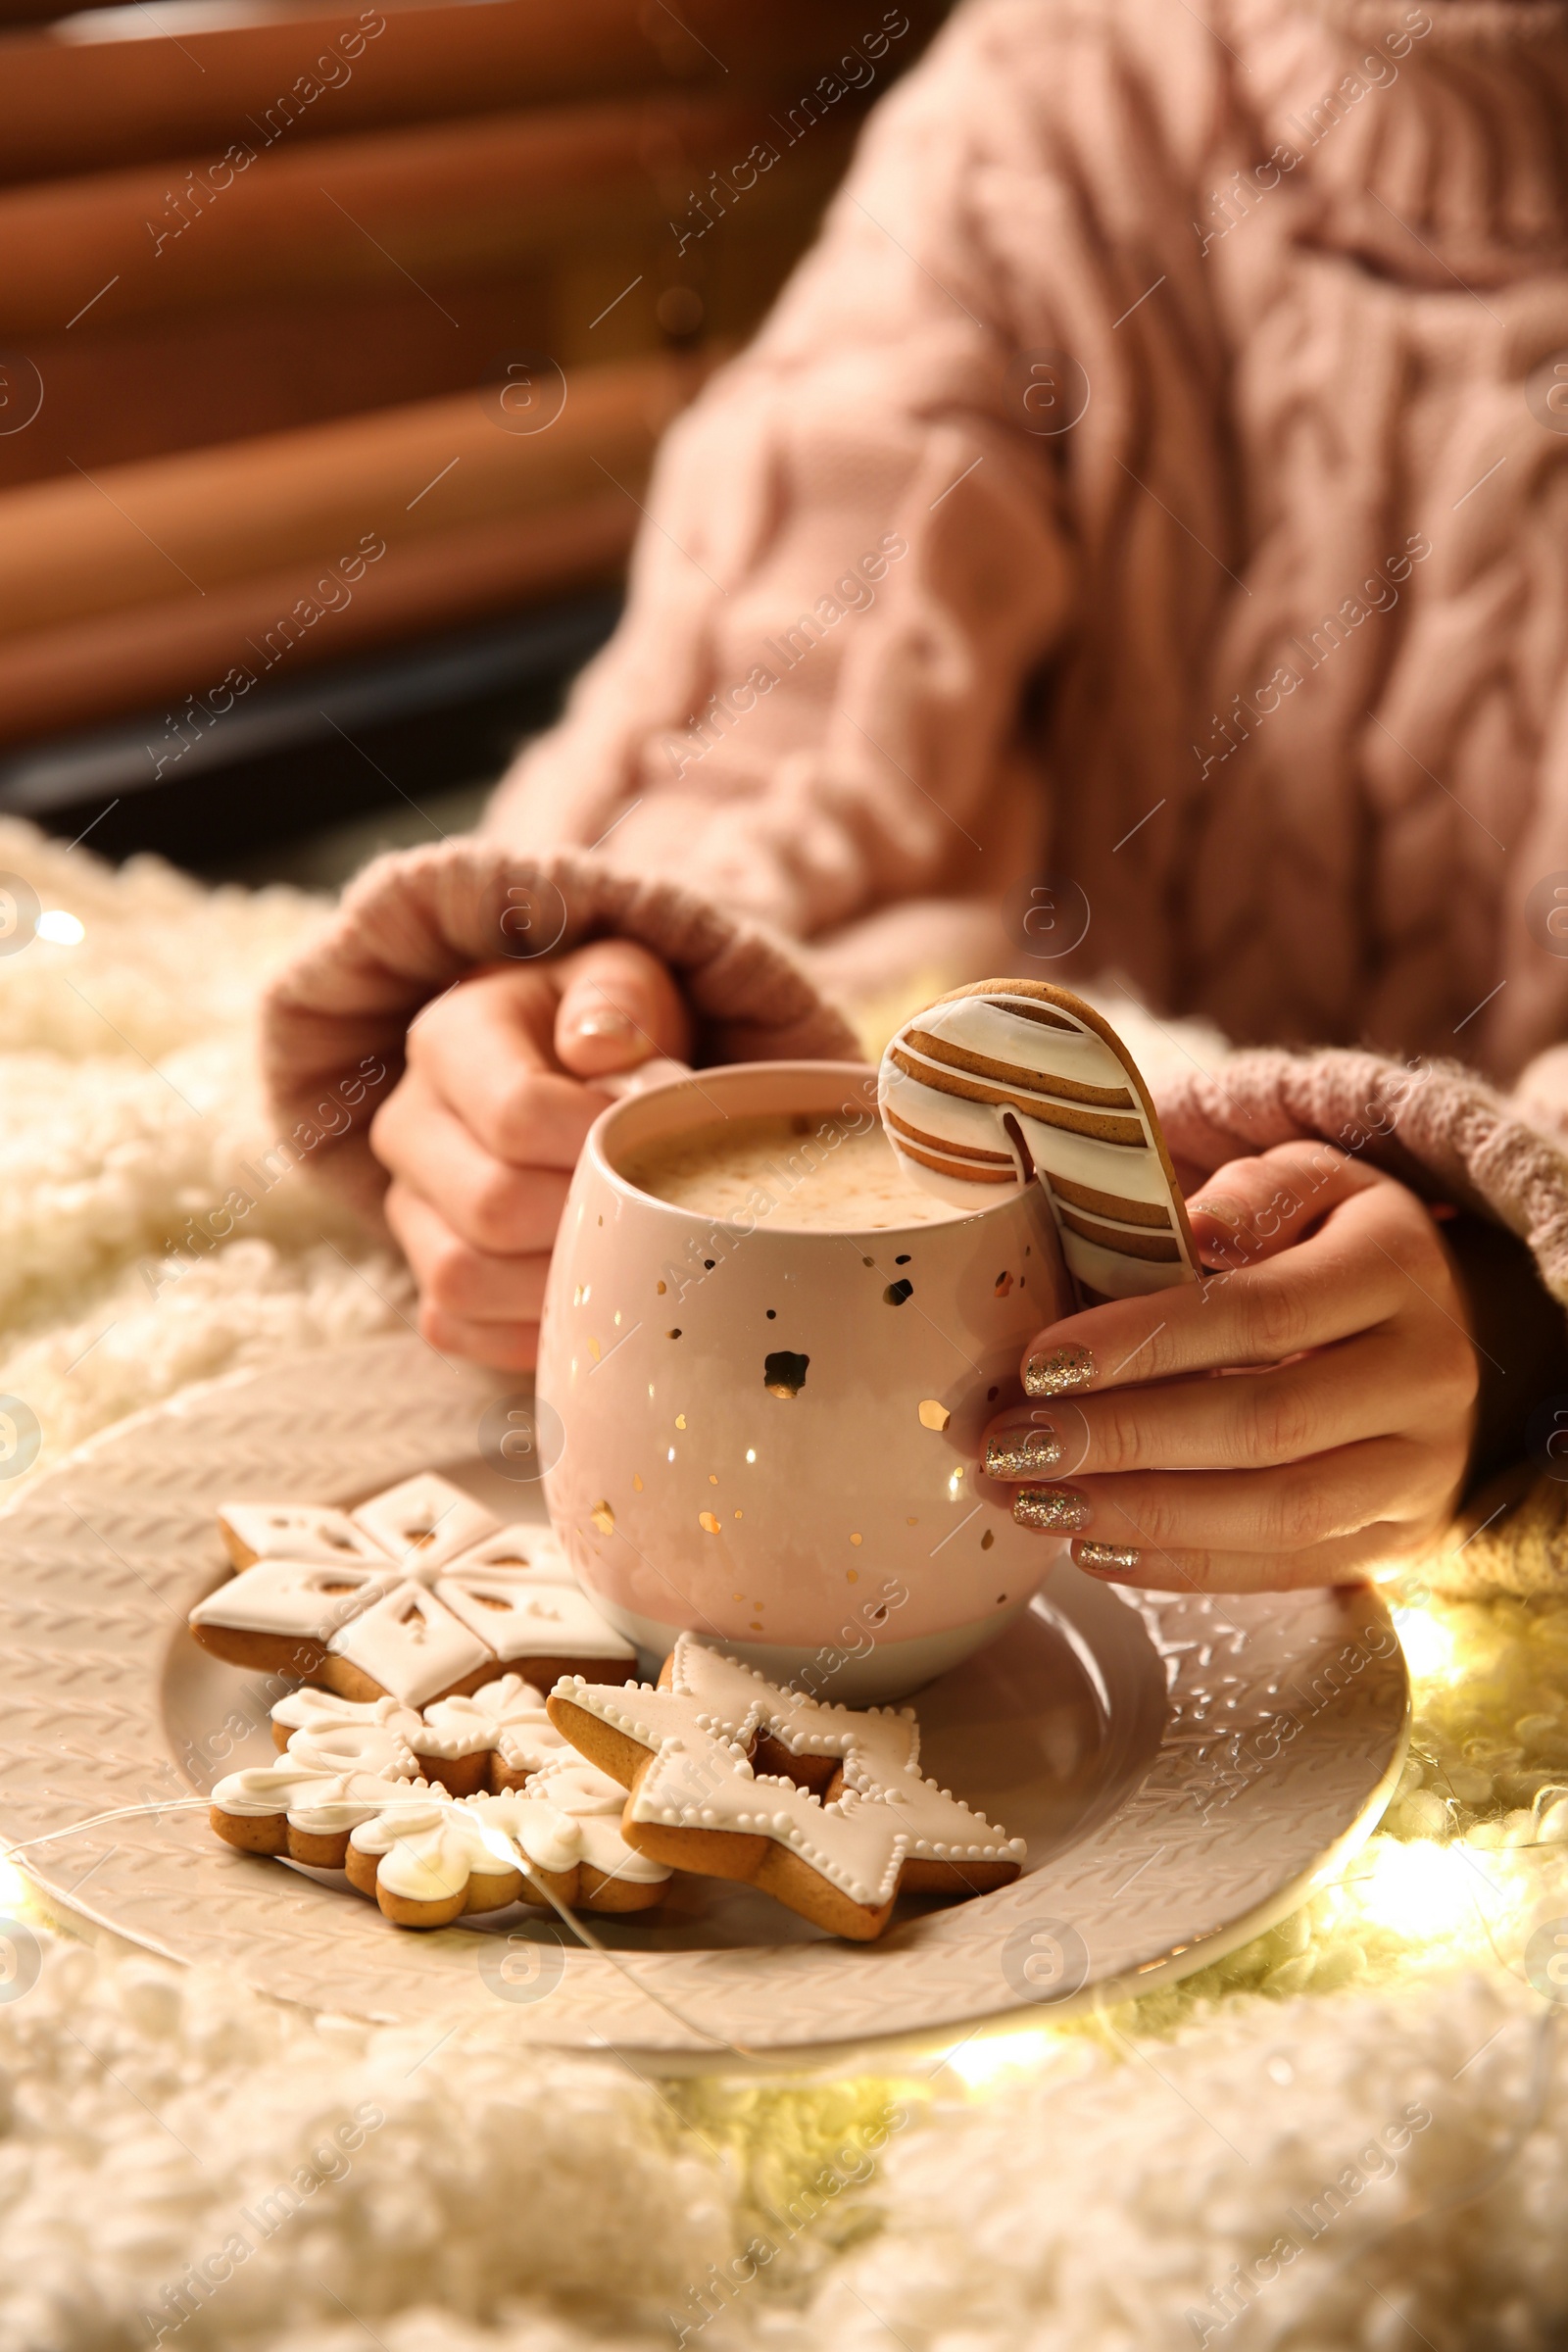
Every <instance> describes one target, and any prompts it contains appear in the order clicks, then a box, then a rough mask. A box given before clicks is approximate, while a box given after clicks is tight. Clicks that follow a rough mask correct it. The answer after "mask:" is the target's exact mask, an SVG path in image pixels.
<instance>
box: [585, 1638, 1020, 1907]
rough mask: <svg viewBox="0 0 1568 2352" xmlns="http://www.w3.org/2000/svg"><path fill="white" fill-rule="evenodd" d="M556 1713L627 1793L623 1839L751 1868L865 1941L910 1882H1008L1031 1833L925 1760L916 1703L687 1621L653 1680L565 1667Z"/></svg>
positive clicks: (943, 1885)
mask: <svg viewBox="0 0 1568 2352" xmlns="http://www.w3.org/2000/svg"><path fill="white" fill-rule="evenodd" d="M549 1704H550V1718H551V1721H552V1722H553V1723H555V1724H556V1725H558V1726H559V1728H560V1729H561V1730H562V1731H563V1732H564V1733H565V1735H566V1737H567V1738H568V1739H569V1740H571V1741H572V1743H573V1745H574V1746H576V1747H578V1748H580V1749H581V1751H582V1753H583V1754H584V1755H585V1756H587V1757H588V1758H589V1759H590V1760H591V1761H592V1762H593V1763H595V1764H597V1765H599V1766H600V1767H601V1769H602V1770H604V1771H605V1772H607V1773H609V1774H610V1775H612V1777H613V1779H614V1780H615V1781H617V1782H618V1783H619V1784H620V1785H621V1786H622V1787H623V1788H624V1789H628V1790H629V1791H630V1794H629V1796H628V1797H627V1800H626V1805H625V1810H624V1813H623V1814H622V1817H621V1831H622V1835H623V1836H624V1837H625V1838H626V1841H627V1843H628V1844H629V1845H632V1846H634V1847H635V1848H636V1849H637V1851H638V1852H639V1853H642V1854H646V1855H647V1856H649V1857H650V1858H651V1859H653V1860H656V1861H661V1862H664V1863H667V1864H668V1865H670V1866H671V1867H672V1868H676V1869H681V1870H689V1871H693V1872H695V1873H697V1874H698V1875H699V1876H703V1877H710V1878H721V1879H741V1880H747V1881H750V1882H751V1884H753V1885H754V1886H757V1887H760V1888H762V1889H763V1891H764V1892H766V1893H768V1894H771V1895H773V1896H775V1897H776V1898H777V1900H778V1901H780V1902H781V1903H784V1904H785V1905H787V1907H788V1908H789V1909H790V1910H792V1911H798V1912H800V1913H801V1914H802V1915H803V1916H804V1917H805V1918H807V1919H810V1920H813V1921H815V1922H816V1924H817V1925H818V1926H820V1927H823V1928H826V1929H828V1930H830V1931H831V1932H832V1933H833V1934H835V1935H839V1936H850V1937H852V1938H854V1939H855V1940H857V1941H862V1942H863V1941H867V1940H869V1939H870V1938H872V1937H874V1936H880V1935H881V1933H882V1931H883V1929H884V1928H885V1927H886V1926H887V1924H888V1920H889V1918H890V1917H891V1915H892V1911H893V1905H894V1902H895V1901H896V1899H897V1897H898V1895H899V1894H900V1892H901V1891H904V1890H906V1889H907V1890H910V1891H929V1892H942V1893H954V1894H980V1893H985V1892H988V1891H989V1890H991V1889H992V1888H995V1887H1004V1886H1006V1885H1007V1884H1008V1883H1009V1882H1010V1881H1011V1880H1013V1879H1015V1878H1016V1877H1017V1876H1018V1873H1019V1871H1020V1869H1021V1868H1022V1866H1023V1862H1024V1858H1025V1851H1026V1849H1025V1846H1024V1843H1023V1840H1022V1838H1009V1837H1008V1836H1007V1835H1006V1833H1005V1831H1003V1830H997V1829H993V1828H992V1827H991V1825H990V1823H989V1822H987V1821H986V1819H985V1818H984V1816H983V1815H981V1814H979V1813H976V1812H973V1811H972V1810H971V1809H970V1807H969V1806H968V1805H966V1804H964V1803H963V1802H962V1801H961V1799H959V1798H957V1797H956V1796H954V1795H953V1794H952V1792H951V1790H949V1789H940V1788H938V1786H937V1784H936V1783H935V1782H934V1781H929V1780H927V1779H926V1778H925V1777H924V1775H923V1774H922V1773H921V1772H920V1770H919V1762H918V1759H919V1746H920V1729H919V1725H918V1723H917V1721H916V1719H915V1716H914V1714H913V1711H912V1710H911V1709H909V1708H902V1709H897V1710H895V1709H892V1708H873V1709H871V1710H870V1711H869V1712H866V1713H858V1712H856V1711H855V1710H853V1709H851V1708H849V1707H836V1706H824V1705H822V1704H821V1703H820V1702H819V1701H816V1700H814V1699H809V1698H801V1697H798V1696H797V1695H796V1693H795V1692H793V1691H781V1690H780V1689H778V1687H777V1686H776V1685H775V1684H772V1683H769V1682H767V1681H765V1680H764V1679H763V1677H762V1676H761V1675H760V1674H756V1673H754V1672H753V1671H752V1669H751V1668H750V1667H746V1666H742V1665H739V1664H737V1662H736V1661H735V1660H734V1659H732V1658H727V1657H724V1656H722V1655H721V1654H720V1653H719V1652H717V1651H715V1650H711V1649H709V1648H707V1647H706V1646H705V1645H704V1644H703V1643H702V1642H698V1641H696V1640H694V1639H693V1637H692V1636H691V1635H689V1634H683V1635H682V1636H681V1638H680V1640H679V1642H677V1643H676V1645H675V1649H674V1652H673V1654H672V1655H671V1656H670V1658H669V1659H668V1660H667V1661H666V1663H665V1666H664V1670H663V1673H662V1676H661V1678H660V1681H659V1684H658V1685H657V1687H656V1686H654V1685H652V1684H647V1683H639V1684H635V1685H633V1686H631V1687H629V1688H627V1687H623V1686H614V1685H610V1684H598V1685H595V1684H590V1683H588V1682H586V1681H584V1680H582V1679H580V1678H578V1677H575V1676H567V1677H564V1679H563V1680H562V1681H561V1682H560V1683H558V1684H557V1686H556V1688H555V1690H554V1691H553V1692H552V1693H551V1697H550V1702H549Z"/></svg>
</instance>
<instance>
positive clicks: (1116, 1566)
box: [1072, 1544, 1139, 1576]
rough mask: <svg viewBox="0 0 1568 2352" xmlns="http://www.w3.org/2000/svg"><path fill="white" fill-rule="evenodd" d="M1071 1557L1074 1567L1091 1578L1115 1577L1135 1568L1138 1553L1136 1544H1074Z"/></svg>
mask: <svg viewBox="0 0 1568 2352" xmlns="http://www.w3.org/2000/svg"><path fill="white" fill-rule="evenodd" d="M1072 1557H1073V1565H1074V1567H1076V1568H1086V1569H1087V1570H1088V1571H1089V1574H1090V1575H1091V1576H1116V1575H1122V1574H1127V1573H1129V1572H1130V1571H1131V1570H1132V1569H1134V1568H1136V1567H1137V1565H1138V1561H1139V1551H1138V1546H1137V1544H1074V1545H1073V1547H1072Z"/></svg>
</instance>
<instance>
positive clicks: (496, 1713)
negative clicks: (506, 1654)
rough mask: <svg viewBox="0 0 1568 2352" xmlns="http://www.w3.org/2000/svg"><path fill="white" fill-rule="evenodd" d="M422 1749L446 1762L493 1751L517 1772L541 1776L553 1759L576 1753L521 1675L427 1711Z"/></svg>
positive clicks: (485, 1685)
mask: <svg viewBox="0 0 1568 2352" xmlns="http://www.w3.org/2000/svg"><path fill="white" fill-rule="evenodd" d="M418 1749H419V1753H420V1755H421V1756H439V1757H440V1758H442V1759H443V1761H450V1760H451V1759H452V1758H453V1757H456V1756H471V1755H475V1754H477V1753H479V1752H481V1751H482V1750H484V1749H493V1750H494V1751H495V1753H496V1754H498V1755H499V1756H500V1758H501V1761H502V1762H503V1764H505V1765H506V1766H507V1768H508V1770H509V1771H512V1772H537V1771H538V1770H539V1768H540V1766H541V1765H542V1764H546V1763H548V1762H550V1760H551V1759H552V1758H555V1757H563V1756H570V1755H573V1754H574V1753H575V1750H574V1749H573V1748H572V1745H571V1743H570V1741H569V1740H564V1739H563V1738H562V1736H561V1734H560V1733H559V1732H558V1731H557V1730H556V1727H555V1725H554V1724H553V1723H552V1722H551V1720H550V1718H549V1716H548V1715H547V1714H546V1712H545V1702H544V1696H543V1693H542V1692H540V1691H536V1690H535V1689H534V1687H533V1685H532V1683H525V1682H524V1681H523V1679H522V1677H521V1675H520V1674H504V1675H502V1676H501V1677H500V1678H499V1680H498V1681H496V1682H493V1683H481V1684H480V1686H479V1688H478V1690H477V1691H474V1693H473V1695H472V1697H471V1698H465V1697H457V1698H440V1699H437V1700H436V1702H435V1704H434V1705H433V1706H429V1707H426V1708H425V1710H424V1725H423V1729H422V1731H421V1733H420V1736H419V1740H418Z"/></svg>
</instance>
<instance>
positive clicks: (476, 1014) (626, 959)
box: [370, 940, 691, 1372]
mask: <svg viewBox="0 0 1568 2352" xmlns="http://www.w3.org/2000/svg"><path fill="white" fill-rule="evenodd" d="M690 1048H691V1024H690V1020H689V1018H688V1015H687V1012H686V1007H685V1005H684V1003H683V1001H682V998H681V995H680V991H679V990H678V988H677V987H676V985H675V982H674V980H673V979H672V978H671V976H670V974H669V972H668V971H667V970H666V969H665V967H664V965H663V964H662V963H661V962H660V961H659V960H658V958H657V957H655V956H650V955H649V954H648V952H647V950H646V949H643V948H637V947H633V946H632V945H631V944H630V942H629V941H626V940H604V941H601V942H600V943H599V944H598V945H597V946H594V947H591V948H581V949H579V950H578V951H577V953H576V954H575V955H572V956H561V957H560V958H559V959H554V960H552V959H543V958H542V959H541V960H540V961H539V962H537V963H526V964H506V965H502V966H500V967H499V968H497V969H493V970H489V971H484V972H479V973H476V974H475V975H474V977H473V978H472V979H471V980H465V981H462V982H460V984H459V985H458V986H457V987H456V988H454V989H451V990H449V991H448V993H447V994H446V995H445V996H444V997H438V998H437V999H436V1001H435V1003H434V1004H433V1005H429V1006H428V1007H427V1008H426V1009H425V1010H424V1011H423V1012H421V1013H419V1014H418V1015H417V1018H416V1019H415V1021H414V1023H413V1025H412V1026H411V1028H410V1030H409V1043H408V1067H407V1070H406V1072H405V1074H404V1076H403V1078H402V1079H401V1080H400V1081H399V1083H398V1085H397V1087H396V1088H395V1089H394V1091H393V1092H392V1093H391V1094H390V1095H389V1096H388V1097H387V1099H386V1101H385V1103H382V1105H381V1107H380V1109H379V1110H378V1111H377V1112H376V1114H375V1119H374V1121H373V1123H372V1125H371V1128H370V1149H371V1150H372V1151H373V1152H374V1153H375V1156H376V1158H377V1159H378V1160H380V1162H381V1164H382V1166H383V1167H385V1168H386V1169H387V1171H388V1172H389V1174H390V1176H391V1178H392V1184H391V1188H390V1190H389V1191H388V1193H387V1196H386V1214H387V1222H388V1223H389V1224H390V1226H391V1228H392V1231H393V1232H394V1234H395V1235H396V1236H397V1238H398V1240H399V1241H400V1242H401V1243H402V1245H403V1249H404V1251H405V1252H406V1254H407V1256H408V1260H409V1263H410V1265H411V1266H412V1267H413V1268H414V1274H415V1279H416V1280H417V1283H418V1286H419V1329H420V1330H421V1331H422V1332H423V1334H424V1336H425V1338H426V1339H427V1340H428V1341H429V1342H430V1343H431V1345H432V1347H435V1348H441V1349H443V1350H444V1351H445V1352H447V1353H449V1354H452V1355H461V1356H467V1357H470V1358H471V1359H472V1360H473V1361H474V1362H475V1363H480V1364H490V1365H493V1366H494V1367H495V1368H496V1369H497V1370H499V1371H505V1372H514V1371H524V1370H526V1369H527V1368H528V1367H529V1366H530V1365H531V1364H532V1363H533V1361H534V1357H535V1354H536V1352H537V1349H538V1344H539V1314H540V1309H541V1307H542V1306H543V1304H544V1295H545V1277H546V1276H547V1274H548V1273H549V1271H550V1249H551V1244H552V1243H553V1242H554V1240H555V1238H556V1226H557V1224H558V1223H559V1222H560V1218H561V1211H562V1209H563V1207H564V1203H565V1199H566V1188H567V1186H568V1184H569V1183H570V1181H571V1171H572V1169H573V1167H574V1166H575V1165H576V1160H577V1153H578V1152H579V1151H580V1150H581V1149H582V1143H583V1138H584V1137H585V1136H586V1135H587V1133H588V1130H589V1128H590V1127H591V1126H592V1125H593V1123H594V1120H595V1119H596V1118H597V1117H598V1116H599V1113H600V1112H601V1111H602V1110H604V1109H605V1108H606V1107H607V1105H608V1104H609V1103H610V1101H611V1097H610V1096H609V1095H608V1094H606V1093H604V1092H603V1091H602V1090H601V1089H600V1088H598V1087H596V1086H594V1085H593V1084H592V1083H591V1082H592V1080H593V1079H595V1078H598V1077H605V1076H609V1075H611V1074H612V1073H616V1072H620V1071H624V1070H630V1069H635V1068H636V1067H637V1066H638V1065H639V1064H641V1063H643V1062H646V1061H650V1060H653V1059H655V1058H657V1057H659V1056H661V1055H670V1056H673V1057H674V1058H675V1059H684V1057H685V1056H686V1054H688V1053H689V1051H690ZM585 1082H586V1083H585Z"/></svg>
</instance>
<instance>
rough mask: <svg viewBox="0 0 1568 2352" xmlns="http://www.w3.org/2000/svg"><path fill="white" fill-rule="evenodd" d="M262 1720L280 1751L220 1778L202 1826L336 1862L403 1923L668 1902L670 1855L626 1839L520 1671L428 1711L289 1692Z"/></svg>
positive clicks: (245, 1844) (253, 1847) (595, 1778)
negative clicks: (523, 1908)
mask: <svg viewBox="0 0 1568 2352" xmlns="http://www.w3.org/2000/svg"><path fill="white" fill-rule="evenodd" d="M272 1723H273V1737H274V1738H278V1737H281V1738H282V1739H283V1740H285V1741H286V1745H285V1746H284V1749H283V1753H282V1755H281V1756H280V1758H279V1759H278V1762H277V1763H276V1764H272V1765H261V1766H252V1767H249V1768H247V1769H246V1770H244V1771H242V1772H234V1773H230V1774H228V1775H227V1777H226V1778H225V1779H223V1780H221V1781H220V1782H219V1783H218V1785H217V1787H216V1788H215V1789H214V1790H213V1800H212V1814H211V1819H212V1825H213V1828H214V1829H215V1830H216V1831H217V1833H218V1835H219V1836H220V1838H222V1839H223V1840H224V1841H225V1843H227V1844H229V1845H233V1846H237V1847H239V1848H240V1849H241V1850H242V1851H243V1852H246V1853H254V1854H276V1855H280V1856H286V1857H287V1858H288V1859H289V1860H291V1861H295V1862H305V1863H310V1864H311V1865H313V1866H314V1867H316V1868H318V1869H326V1870H346V1871H347V1873H348V1878H349V1882H350V1884H351V1885H352V1886H354V1887H359V1888H360V1889H361V1891H362V1892H364V1893H367V1894H372V1895H373V1896H374V1897H375V1899H376V1901H377V1903H378V1904H379V1905H380V1908H381V1910H382V1911H383V1912H384V1914H385V1915H386V1917H387V1918H388V1919H390V1920H392V1921H393V1922H394V1923H395V1924H396V1925H397V1926H399V1927H409V1928H433V1927H443V1926H445V1925H446V1924H447V1923H448V1922H449V1921H451V1920H454V1919H456V1918H458V1917H459V1916H460V1915H461V1914H462V1913H464V1912H466V1911H487V1910H495V1909H497V1908H498V1907H500V1906H503V1905H505V1904H508V1903H515V1902H519V1901H521V1902H547V1901H548V1900H549V1899H550V1897H551V1895H555V1896H556V1898H557V1899H558V1900H560V1901H562V1902H564V1903H567V1904H571V1905H578V1906H581V1907H582V1908H584V1909H587V1910H590V1911H616V1912H623V1911H643V1910H647V1909H649V1908H650V1907H651V1906H652V1905H653V1904H655V1903H658V1902H660V1901H661V1900H662V1897H663V1893H664V1889H665V1887H666V1886H667V1884H668V1881H669V1878H670V1870H669V1867H668V1865H667V1864H664V1863H662V1862H660V1861H658V1860H657V1859H654V1858H651V1857H649V1856H647V1855H644V1854H640V1853H638V1852H636V1851H635V1850H634V1849H633V1848H632V1847H631V1846H629V1845H627V1844H626V1842H625V1841H624V1839H623V1838H621V1835H620V1826H619V1825H620V1813H621V1808H622V1806H623V1805H624V1803H625V1793H624V1791H623V1790H622V1789H621V1788H620V1786H619V1784H618V1783H617V1782H615V1781H613V1780H612V1779H611V1778H610V1777H609V1776H608V1775H607V1774H605V1773H602V1772H599V1771H596V1769H595V1768H594V1766H593V1765H591V1764H587V1763H585V1762H584V1761H583V1759H582V1758H581V1757H580V1756H579V1755H577V1754H576V1752H575V1751H574V1750H573V1749H572V1748H571V1747H569V1746H568V1744H567V1742H566V1741H565V1740H564V1739H563V1738H562V1736H561V1735H560V1734H559V1733H558V1732H556V1731H555V1730H554V1729H553V1727H552V1726H551V1724H550V1721H549V1719H548V1717H547V1716H546V1714H545V1711H544V1701H543V1699H542V1698H541V1696H540V1694H539V1692H538V1691H537V1690H534V1689H532V1688H531V1687H530V1686H529V1685H527V1684H525V1683H523V1682H521V1681H520V1680H519V1678H518V1677H517V1676H515V1675H508V1676H505V1677H503V1678H502V1679H501V1680H500V1681H499V1682H496V1683H493V1684H490V1685H488V1686H486V1687H484V1688H483V1689H481V1690H480V1691H476V1692H475V1693H474V1695H473V1697H472V1698H471V1699H466V1700H463V1701H458V1700H452V1699H448V1700H445V1701H441V1702H438V1703H437V1704H435V1705H433V1706H431V1707H430V1708H429V1709H428V1710H426V1712H425V1713H424V1714H423V1715H420V1714H418V1713H417V1712H416V1711H415V1710H413V1709H411V1708H406V1707H400V1706H399V1705H398V1703H397V1702H396V1700H393V1699H388V1698H382V1699H377V1700H371V1701H363V1700H352V1699H343V1698H339V1697H337V1696H336V1695H335V1694H334V1693H332V1692H329V1691H294V1692H292V1693H291V1694H290V1696H289V1697H287V1698H284V1699H280V1700H279V1701H278V1703H277V1705H276V1707H274V1709H273V1711H272ZM426 1776H428V1777H426ZM485 1778H491V1779H492V1781H493V1787H492V1792H491V1793H487V1794H478V1793H471V1792H465V1793H463V1794H457V1793H455V1792H454V1789H453V1786H452V1782H453V1781H460V1780H467V1781H469V1782H470V1783H471V1784H472V1787H473V1788H474V1789H477V1787H478V1785H479V1782H480V1780H481V1779H485ZM443 1781H444V1782H446V1783H447V1785H446V1786H441V1785H439V1783H440V1782H443Z"/></svg>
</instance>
